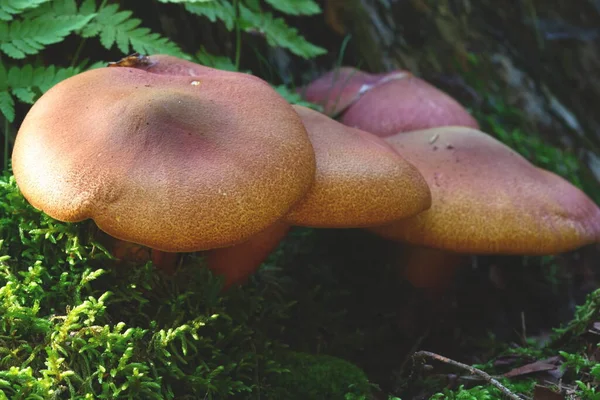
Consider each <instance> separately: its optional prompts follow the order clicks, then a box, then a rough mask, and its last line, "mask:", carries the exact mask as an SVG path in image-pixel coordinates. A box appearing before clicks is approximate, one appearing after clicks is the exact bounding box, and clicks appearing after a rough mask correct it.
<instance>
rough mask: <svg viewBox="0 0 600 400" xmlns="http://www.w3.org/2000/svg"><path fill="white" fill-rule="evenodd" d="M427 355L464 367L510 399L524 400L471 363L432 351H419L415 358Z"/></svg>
mask: <svg viewBox="0 0 600 400" xmlns="http://www.w3.org/2000/svg"><path fill="white" fill-rule="evenodd" d="M426 357H428V358H432V359H434V360H438V361H441V362H443V363H446V364H450V365H452V366H455V367H458V368H462V369H464V370H467V371H469V372H470V373H471V375H477V376H479V377H481V378H482V379H484V380H485V381H486V382H487V383H489V384H490V385H492V386H494V387H495V388H496V389H498V390H499V391H501V392H502V394H504V395H505V396H506V397H508V398H509V399H512V400H522V398H521V397H519V396H518V395H516V394H514V393H513V392H511V391H510V390H509V389H508V388H507V387H506V386H504V385H502V384H501V383H500V382H498V381H497V380H496V379H494V378H493V377H492V376H491V375H490V374H488V373H486V372H484V371H482V370H480V369H477V368H474V367H472V366H470V365H467V364H463V363H461V362H458V361H454V360H451V359H449V358H448V357H444V356H440V355H439V354H436V353H432V352H430V351H417V352H415V353H414V354H413V358H426Z"/></svg>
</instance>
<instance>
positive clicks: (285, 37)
mask: <svg viewBox="0 0 600 400" xmlns="http://www.w3.org/2000/svg"><path fill="white" fill-rule="evenodd" d="M240 19H241V21H240V24H241V26H243V27H244V30H245V31H247V32H256V31H258V32H259V33H261V34H263V35H264V36H265V38H266V39H267V43H269V45H271V46H279V47H283V48H286V49H288V50H290V51H291V52H292V53H294V54H296V55H298V56H300V57H302V58H307V59H308V58H313V57H316V56H319V55H321V54H325V53H326V52H327V50H325V49H324V48H322V47H318V46H315V45H314V44H312V43H309V42H308V41H307V40H306V39H305V38H304V37H303V36H302V35H300V34H299V33H298V30H297V29H296V28H292V27H290V26H288V25H287V24H286V22H285V21H284V20H283V19H282V18H274V17H273V15H272V14H271V13H258V12H253V11H251V10H250V9H249V8H247V7H245V6H243V5H240Z"/></svg>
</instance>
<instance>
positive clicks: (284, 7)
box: [265, 0, 321, 15]
mask: <svg viewBox="0 0 600 400" xmlns="http://www.w3.org/2000/svg"><path fill="white" fill-rule="evenodd" d="M265 1H266V2H267V3H269V4H270V5H271V7H273V8H274V9H276V10H278V11H281V12H282V13H285V14H289V15H315V14H319V13H320V12H321V8H320V7H319V5H318V4H317V3H315V2H314V1H313V0H265Z"/></svg>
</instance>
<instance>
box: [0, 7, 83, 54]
mask: <svg viewBox="0 0 600 400" xmlns="http://www.w3.org/2000/svg"><path fill="white" fill-rule="evenodd" d="M93 17H94V15H93V14H92V15H87V16H83V15H61V16H58V15H45V16H41V17H37V18H34V19H26V20H23V21H13V22H4V21H0V50H1V51H2V52H4V53H5V54H6V55H8V56H9V57H12V58H18V59H19V58H24V57H25V56H27V55H31V54H37V53H39V51H40V50H42V49H43V48H44V47H46V46H47V45H49V44H53V43H58V42H60V41H62V40H63V38H64V37H65V36H67V35H69V34H70V33H71V32H73V31H75V30H77V29H81V28H82V27H83V26H84V25H85V24H87V23H88V22H89V21H90V20H91V19H92V18H93Z"/></svg>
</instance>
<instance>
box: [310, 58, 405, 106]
mask: <svg viewBox="0 0 600 400" xmlns="http://www.w3.org/2000/svg"><path fill="white" fill-rule="evenodd" d="M409 75H410V74H409V73H408V72H404V71H398V72H393V73H390V74H369V73H366V72H363V71H360V70H358V69H356V68H351V67H341V68H337V69H335V70H333V71H330V72H328V73H326V74H325V75H323V76H321V77H319V78H318V79H316V80H315V81H313V82H311V83H310V84H309V85H308V86H306V87H305V88H303V89H302V90H301V93H302V96H303V97H304V98H305V99H306V100H308V101H310V102H312V103H315V104H318V105H320V106H322V107H323V113H325V114H327V115H329V116H332V117H333V116H336V115H338V114H340V113H341V112H343V111H344V110H346V109H347V108H348V107H349V106H350V105H351V104H353V103H354V102H356V101H357V100H358V99H359V98H360V97H361V96H362V95H363V94H364V93H366V92H367V91H369V90H371V89H372V88H374V87H375V86H377V85H379V84H381V82H383V81H386V80H388V79H392V78H393V79H401V78H403V77H406V76H409Z"/></svg>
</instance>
